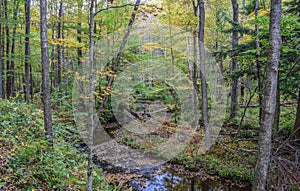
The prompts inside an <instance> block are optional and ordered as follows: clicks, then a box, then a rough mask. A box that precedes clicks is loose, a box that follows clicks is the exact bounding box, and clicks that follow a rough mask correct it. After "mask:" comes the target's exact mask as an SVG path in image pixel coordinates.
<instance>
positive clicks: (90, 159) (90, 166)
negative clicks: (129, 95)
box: [87, 0, 95, 191]
mask: <svg viewBox="0 0 300 191" xmlns="http://www.w3.org/2000/svg"><path fill="white" fill-rule="evenodd" d="M94 3H95V2H94V0H91V5H90V21H89V30H90V34H89V38H90V52H89V61H90V97H89V103H90V105H89V117H90V124H89V143H88V144H89V145H88V146H89V153H88V170H87V176H88V184H87V190H88V191H92V190H93V175H92V172H93V138H94V99H93V98H94Z"/></svg>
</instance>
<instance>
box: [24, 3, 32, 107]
mask: <svg viewBox="0 0 300 191" xmlns="http://www.w3.org/2000/svg"><path fill="white" fill-rule="evenodd" d="M30 4H31V0H25V15H26V21H25V22H26V27H25V35H26V37H25V77H24V80H25V101H26V103H29V95H30V84H31V83H30V74H29V73H30V65H31V63H30V37H29V35H30Z"/></svg>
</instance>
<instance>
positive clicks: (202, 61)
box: [198, 0, 212, 149]
mask: <svg viewBox="0 0 300 191" xmlns="http://www.w3.org/2000/svg"><path fill="white" fill-rule="evenodd" d="M198 6H199V36H198V45H199V55H200V77H201V95H202V100H201V101H202V119H203V125H204V129H205V148H206V149H209V148H210V147H211V144H212V143H211V137H210V128H209V122H208V97H207V85H206V70H205V47H204V22H205V9H204V2H203V0H198Z"/></svg>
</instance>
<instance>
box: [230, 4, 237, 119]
mask: <svg viewBox="0 0 300 191" xmlns="http://www.w3.org/2000/svg"><path fill="white" fill-rule="evenodd" d="M231 2H232V10H233V16H232V17H233V22H234V29H233V31H232V46H233V48H234V47H235V46H236V45H237V44H238V40H239V32H238V30H237V29H236V28H237V27H236V26H237V25H239V4H238V1H237V0H231ZM237 68H238V60H237V55H236V54H233V55H232V59H231V75H232V82H231V109H230V119H233V118H235V117H236V114H237V108H238V77H237V76H236V75H235V72H236V70H237Z"/></svg>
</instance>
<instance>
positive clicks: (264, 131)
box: [253, 0, 282, 191]
mask: <svg viewBox="0 0 300 191" xmlns="http://www.w3.org/2000/svg"><path fill="white" fill-rule="evenodd" d="M280 20H281V0H271V12H270V26H269V30H270V51H269V55H268V62H267V77H266V81H265V92H264V99H263V117H262V123H261V127H260V128H261V131H260V137H259V152H258V159H257V162H256V166H255V173H254V182H253V190H256V191H264V190H266V181H267V175H268V168H269V164H270V156H271V149H272V146H271V141H272V126H273V122H274V115H275V107H276V89H277V78H278V65H279V61H280V49H281V43H282V42H281V34H280Z"/></svg>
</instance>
